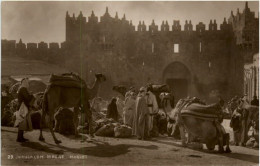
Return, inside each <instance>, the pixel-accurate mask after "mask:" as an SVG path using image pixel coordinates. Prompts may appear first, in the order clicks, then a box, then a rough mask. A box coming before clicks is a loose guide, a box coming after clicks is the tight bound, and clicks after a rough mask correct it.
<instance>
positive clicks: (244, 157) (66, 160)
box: [1, 127, 259, 165]
mask: <svg viewBox="0 0 260 166" xmlns="http://www.w3.org/2000/svg"><path fill="white" fill-rule="evenodd" d="M1 132H2V138H1V139H2V153H1V157H2V160H1V164H2V165H258V163H259V153H258V150H255V149H250V148H245V147H238V146H231V150H232V153H230V154H219V153H218V152H217V147H216V148H215V151H209V150H206V147H205V146H204V147H203V150H201V149H194V148H193V149H192V148H184V147H181V146H180V141H177V140H174V139H173V138H169V137H165V136H161V137H159V138H155V139H153V140H150V141H140V140H137V139H135V138H131V139H117V138H107V137H95V138H94V139H92V140H90V139H87V137H86V136H82V137H80V138H74V136H70V137H65V136H63V135H60V134H57V133H56V136H57V137H58V139H61V140H62V143H61V144H60V145H56V144H55V143H54V141H53V139H52V137H51V134H50V132H48V131H44V133H43V134H44V137H45V142H40V141H38V136H39V130H34V131H32V132H28V133H25V137H26V138H28V139H30V142H26V143H18V142H16V141H15V139H16V135H17V129H16V128H12V127H2V128H1Z"/></svg>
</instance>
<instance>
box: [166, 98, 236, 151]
mask: <svg viewBox="0 0 260 166" xmlns="http://www.w3.org/2000/svg"><path fill="white" fill-rule="evenodd" d="M222 120H223V119H222V110H221V104H220V103H216V104H212V105H205V104H204V103H203V102H201V101H200V100H199V99H197V98H193V99H190V98H188V99H180V100H179V101H178V103H177V104H176V107H175V108H174V109H172V111H171V114H170V116H169V123H168V125H169V126H170V127H171V129H172V133H175V132H176V130H179V133H180V137H181V140H182V145H183V146H186V145H187V143H188V142H189V141H190V140H189V139H188V140H187V139H186V137H185V132H187V133H188V135H189V137H193V138H196V139H197V140H199V142H200V143H205V144H206V146H207V148H208V149H209V150H214V148H215V145H218V146H219V152H221V153H222V152H224V146H225V145H226V151H225V152H227V153H230V152H231V150H230V148H229V134H228V133H225V130H224V128H223V126H221V124H220V122H221V121H222Z"/></svg>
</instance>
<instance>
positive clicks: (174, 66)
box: [163, 62, 191, 104]
mask: <svg viewBox="0 0 260 166" xmlns="http://www.w3.org/2000/svg"><path fill="white" fill-rule="evenodd" d="M163 81H164V83H166V84H167V85H168V86H169V88H170V90H171V92H172V93H173V95H174V98H175V101H174V102H175V104H176V102H178V100H179V99H181V98H186V97H187V96H188V95H189V89H190V82H191V74H190V71H189V69H188V68H187V67H186V66H185V65H184V64H183V63H181V62H173V63H171V64H170V65H168V66H167V67H166V68H165V70H164V72H163Z"/></svg>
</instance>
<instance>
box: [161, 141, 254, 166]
mask: <svg viewBox="0 0 260 166" xmlns="http://www.w3.org/2000/svg"><path fill="white" fill-rule="evenodd" d="M156 142H157V143H161V144H165V145H170V146H177V147H182V148H183V146H182V145H179V144H177V143H174V142H164V141H161V140H160V141H159V140H157V141H156ZM186 148H189V149H192V150H196V151H199V152H203V153H208V154H215V155H221V156H225V157H229V158H233V159H239V160H243V161H248V162H253V163H257V164H258V163H259V156H256V155H249V154H242V153H233V152H231V153H218V151H216V150H213V151H210V150H207V149H195V148H190V147H186ZM215 149H216V148H215ZM230 149H231V150H232V147H230Z"/></svg>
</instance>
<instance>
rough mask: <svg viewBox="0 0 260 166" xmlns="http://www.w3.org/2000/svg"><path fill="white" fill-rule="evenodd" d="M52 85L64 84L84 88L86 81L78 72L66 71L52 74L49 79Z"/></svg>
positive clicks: (69, 86) (64, 85)
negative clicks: (60, 73)
mask: <svg viewBox="0 0 260 166" xmlns="http://www.w3.org/2000/svg"><path fill="white" fill-rule="evenodd" d="M49 83H50V85H51V86H54V85H56V86H62V87H68V88H84V87H86V83H85V81H84V80H82V79H81V78H80V77H79V76H78V75H77V74H74V73H65V74H62V75H54V74H52V75H51V76H50V79H49Z"/></svg>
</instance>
